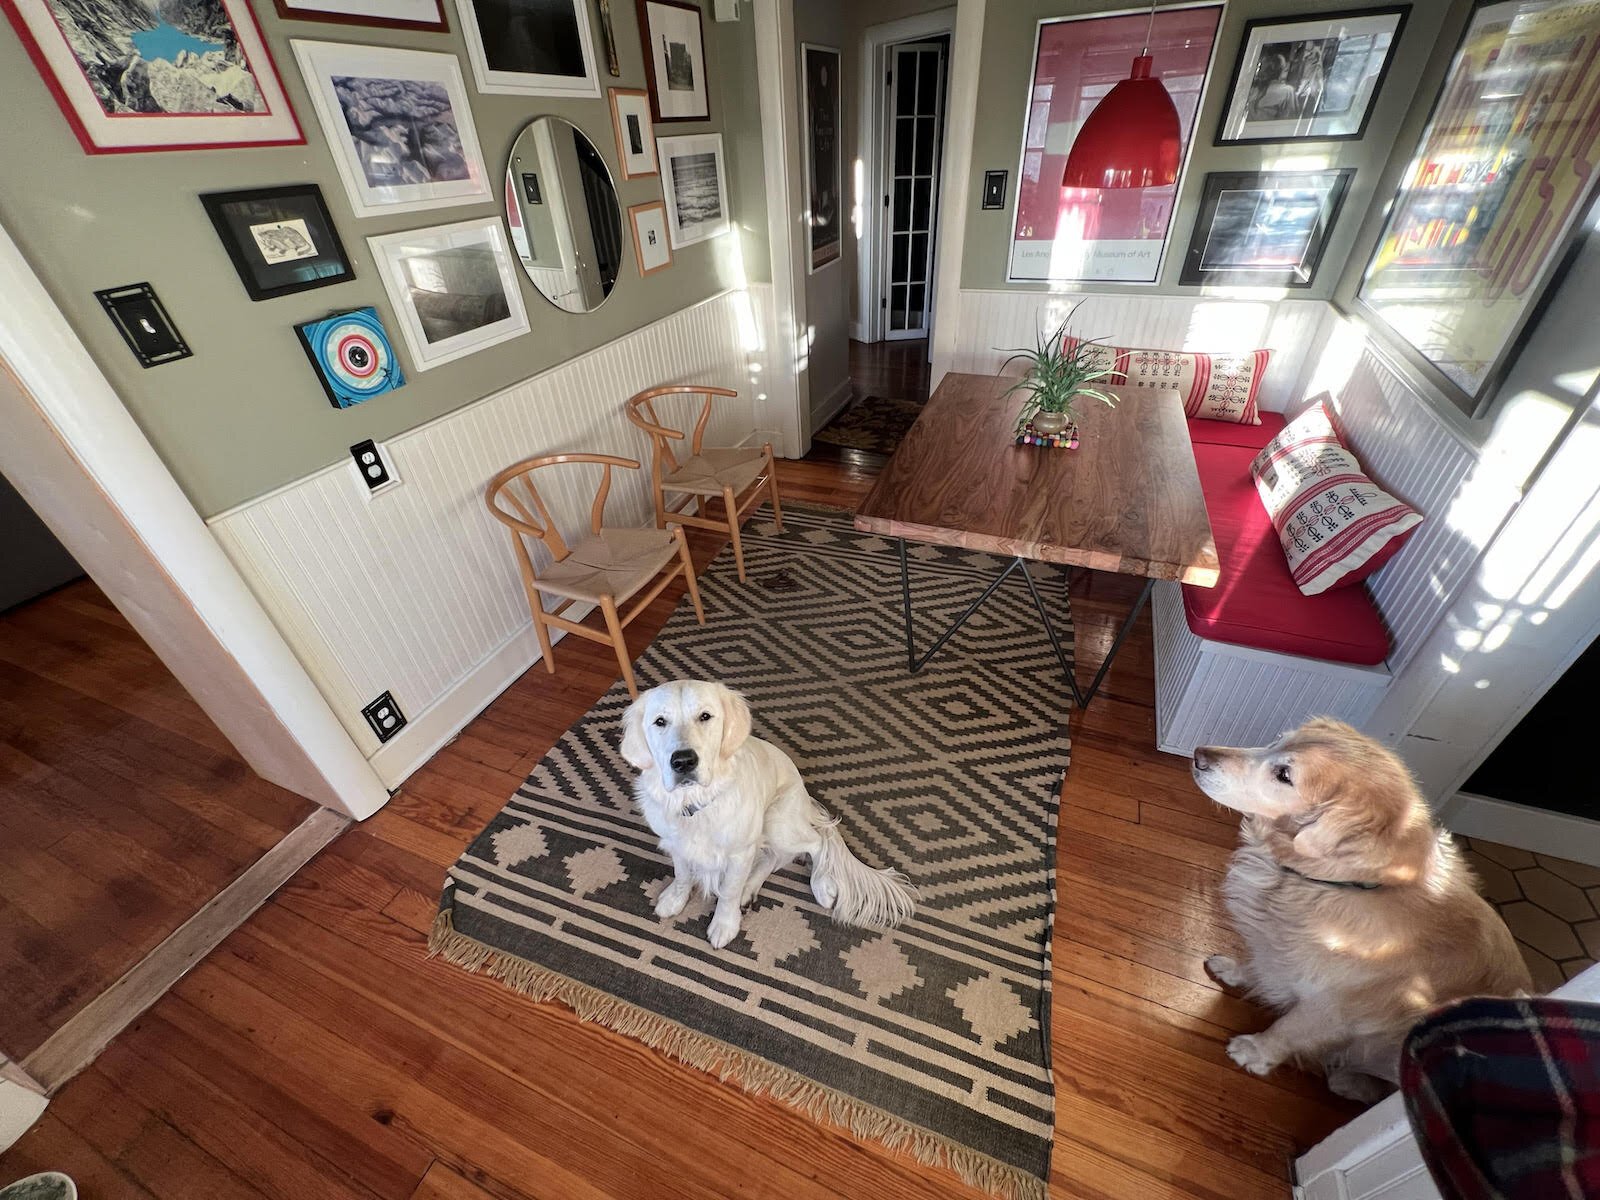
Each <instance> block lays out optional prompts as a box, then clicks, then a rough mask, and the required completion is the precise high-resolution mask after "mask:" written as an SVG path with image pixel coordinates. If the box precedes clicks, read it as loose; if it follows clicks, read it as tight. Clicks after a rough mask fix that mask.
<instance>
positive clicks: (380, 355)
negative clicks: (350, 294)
mask: <svg viewBox="0 0 1600 1200" xmlns="http://www.w3.org/2000/svg"><path fill="white" fill-rule="evenodd" d="M294 331H295V333H297V334H298V335H299V336H300V344H301V345H302V346H304V347H305V348H306V356H307V357H308V358H310V359H311V365H312V366H313V367H315V368H316V370H317V378H318V379H320V380H321V381H322V390H323V391H325V392H327V393H328V399H329V400H330V401H331V402H332V403H333V406H334V407H335V408H353V407H355V406H356V405H357V404H360V403H362V402H363V401H365V400H371V399H372V398H373V397H374V396H381V395H383V393H384V392H392V391H394V390H395V388H397V387H402V386H404V384H405V381H406V377H405V373H404V372H402V371H401V370H400V361H399V359H397V358H396V357H395V354H394V347H393V346H391V345H390V344H389V335H388V334H387V333H385V332H384V331H383V322H382V321H380V320H378V310H377V309H375V308H357V309H352V310H351V311H350V312H343V313H336V314H335V315H333V316H331V317H324V318H323V319H322V320H320V321H307V322H306V323H305V324H304V325H296V326H295V327H294Z"/></svg>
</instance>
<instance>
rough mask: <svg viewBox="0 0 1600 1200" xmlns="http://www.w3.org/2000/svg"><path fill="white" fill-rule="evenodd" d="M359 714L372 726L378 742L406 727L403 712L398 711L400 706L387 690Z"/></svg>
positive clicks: (387, 738) (385, 740)
mask: <svg viewBox="0 0 1600 1200" xmlns="http://www.w3.org/2000/svg"><path fill="white" fill-rule="evenodd" d="M361 715H362V716H363V717H365V718H366V719H367V724H368V725H370V726H372V732H373V733H375V734H377V735H378V740H379V741H380V742H387V741H388V740H389V739H390V738H392V737H394V735H395V734H397V733H399V732H400V731H401V730H402V729H404V728H405V727H406V715H405V713H403V712H401V711H400V706H399V705H398V704H396V703H395V702H394V697H393V696H391V695H390V694H389V693H388V692H385V693H383V695H381V696H379V697H378V698H377V699H376V700H374V701H373V702H372V703H371V704H369V705H367V706H366V707H365V708H363V709H362V710H361Z"/></svg>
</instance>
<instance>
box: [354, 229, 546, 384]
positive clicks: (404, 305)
mask: <svg viewBox="0 0 1600 1200" xmlns="http://www.w3.org/2000/svg"><path fill="white" fill-rule="evenodd" d="M367 245H368V246H369V247H370V248H371V250H372V257H373V259H374V260H375V261H376V263H377V266H378V274H379V275H381V276H382V277H383V287H384V290H385V291H386V292H388V293H389V302H390V303H391V304H392V305H393V306H394V315H395V321H396V323H397V324H398V325H399V326H400V336H401V337H402V338H403V339H404V341H405V343H406V348H407V349H409V350H410V351H411V362H412V364H413V365H414V366H415V367H416V368H417V370H419V371H426V370H428V369H429V368H431V367H437V366H438V365H439V364H440V363H447V362H453V361H454V360H456V359H458V358H463V357H465V356H466V355H468V354H475V353H477V352H478V351H479V350H483V349H485V348H486V347H489V346H495V345H498V344H499V343H501V342H504V341H509V340H510V339H511V338H514V337H519V336H521V335H522V334H524V333H527V332H528V314H527V312H526V310H525V309H524V308H523V306H522V291H521V288H520V286H519V285H518V283H517V268H516V266H515V265H514V260H513V258H512V255H511V251H510V249H509V248H508V247H507V245H506V235H505V228H504V226H502V225H501V223H500V219H499V218H498V217H479V218H478V219H476V220H472V221H461V222H458V223H456V224H454V225H437V226H434V227H433V228H431V229H411V230H407V231H406V232H404V233H389V234H384V235H383V236H382V237H370V238H368V239H367Z"/></svg>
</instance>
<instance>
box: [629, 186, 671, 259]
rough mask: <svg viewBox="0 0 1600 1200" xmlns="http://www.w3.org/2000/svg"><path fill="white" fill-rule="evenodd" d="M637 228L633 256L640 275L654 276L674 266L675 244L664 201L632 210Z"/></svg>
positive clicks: (633, 223)
mask: <svg viewBox="0 0 1600 1200" xmlns="http://www.w3.org/2000/svg"><path fill="white" fill-rule="evenodd" d="M628 220H629V221H630V222H632V225H633V253H634V257H635V258H637V259H638V260H639V274H641V275H654V274H655V273H656V272H657V271H664V270H666V269H667V268H668V267H670V266H671V265H672V244H671V238H670V235H669V234H668V233H667V206H666V205H665V204H663V203H662V202H661V201H660V200H654V201H651V202H650V203H649V204H635V205H634V206H633V207H632V208H630V209H628Z"/></svg>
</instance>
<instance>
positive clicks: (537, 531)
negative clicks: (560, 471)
mask: <svg viewBox="0 0 1600 1200" xmlns="http://www.w3.org/2000/svg"><path fill="white" fill-rule="evenodd" d="M561 463H600V464H601V465H602V467H603V468H604V470H602V471H601V472H600V486H599V487H598V488H596V489H595V493H594V506H593V508H592V509H591V510H590V512H589V529H590V532H592V533H599V532H600V527H601V523H602V521H603V519H604V517H605V509H606V495H607V494H608V493H609V492H610V491H611V468H612V467H626V468H627V469H628V470H630V471H637V470H638V469H639V462H638V460H637V459H632V458H620V457H618V456H617V455H615V454H545V455H541V456H540V457H538V458H525V459H523V460H522V461H521V462H518V463H512V464H511V465H510V466H509V467H507V468H506V469H505V470H503V471H501V472H500V473H499V474H498V475H496V476H495V477H494V478H493V479H491V480H489V483H488V486H487V487H485V488H484V490H483V501H484V503H485V504H487V505H488V506H489V511H490V512H491V513H492V514H494V518H495V520H497V521H499V522H500V523H501V524H503V525H505V526H507V527H508V528H509V529H510V530H511V531H512V537H513V538H514V539H515V540H516V543H517V548H518V550H519V551H521V552H522V553H523V555H526V554H527V547H525V546H524V545H523V544H522V536H523V535H526V536H528V537H532V538H537V539H538V540H539V541H540V542H542V543H544V546H545V548H546V549H548V550H549V551H550V554H551V556H552V557H554V559H555V560H556V561H557V562H560V561H561V560H562V559H563V558H565V557H566V556H567V555H568V554H569V553H571V551H570V550H569V549H568V547H567V543H566V539H564V538H563V537H562V536H561V531H560V530H559V529H557V528H556V523H555V519H554V518H553V517H551V515H550V509H549V508H548V507H547V506H546V505H545V502H544V497H542V496H540V495H539V489H538V488H536V487H534V485H533V479H532V478H531V477H532V475H533V472H535V471H537V470H540V469H541V468H543V467H553V466H557V465H559V464H561ZM505 505H509V506H510V507H509V508H507V507H504V506H505ZM529 565H530V566H531V565H532V564H531V562H530V564H529Z"/></svg>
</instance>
